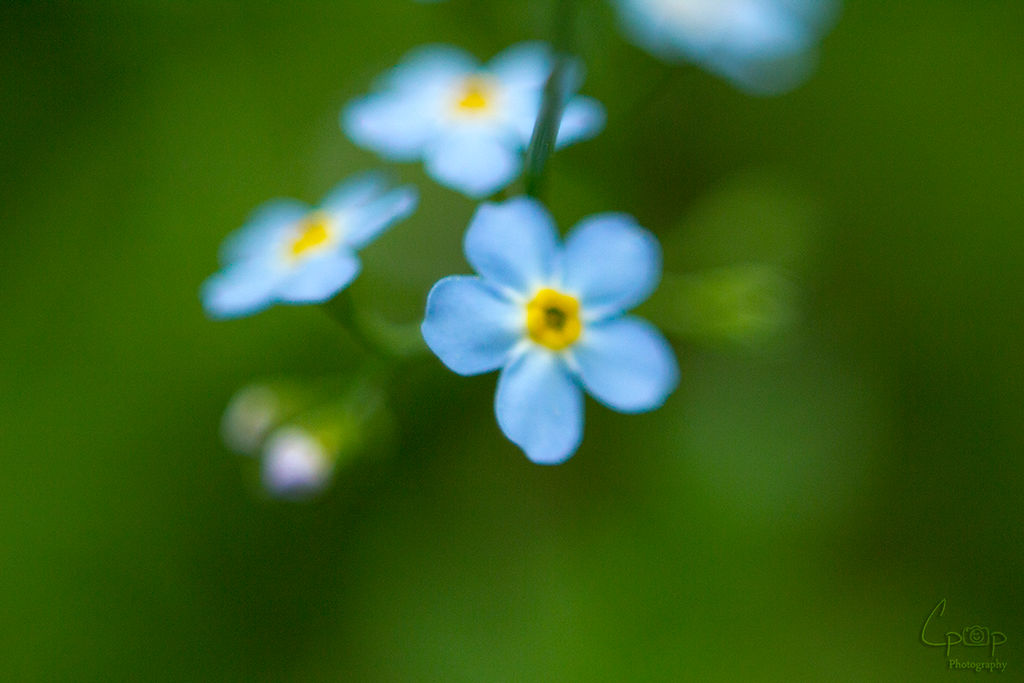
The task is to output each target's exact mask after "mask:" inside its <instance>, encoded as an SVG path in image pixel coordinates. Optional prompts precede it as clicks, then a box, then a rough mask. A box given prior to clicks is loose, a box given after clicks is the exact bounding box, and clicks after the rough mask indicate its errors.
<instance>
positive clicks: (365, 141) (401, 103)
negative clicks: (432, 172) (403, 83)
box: [341, 92, 437, 161]
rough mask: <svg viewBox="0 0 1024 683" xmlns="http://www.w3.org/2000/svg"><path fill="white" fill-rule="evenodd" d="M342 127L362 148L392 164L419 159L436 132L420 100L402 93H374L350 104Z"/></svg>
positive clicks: (344, 115) (342, 114)
mask: <svg viewBox="0 0 1024 683" xmlns="http://www.w3.org/2000/svg"><path fill="white" fill-rule="evenodd" d="M341 127H342V128H343V129H344V131H345V133H346V134H347V135H348V136H349V137H350V138H351V139H352V141H353V142H355V143H356V144H357V145H359V146H361V147H365V148H367V149H370V150H373V151H374V152H377V153H378V154H380V155H381V156H383V157H384V158H386V159H390V160H392V161H413V160H415V159H418V158H419V157H420V155H421V154H422V152H423V148H424V146H425V145H426V144H427V142H428V141H430V140H431V139H432V138H433V137H434V136H435V135H436V131H437V122H436V121H435V119H434V118H433V117H431V116H427V115H425V112H424V110H423V107H422V106H421V102H420V99H419V98H418V97H414V96H410V95H408V94H406V93H403V92H384V93H375V94H372V95H367V96H365V97H361V98H359V99H356V100H354V101H352V102H351V103H349V105H348V106H346V107H345V109H344V110H343V111H342V113H341Z"/></svg>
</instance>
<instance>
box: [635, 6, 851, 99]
mask: <svg viewBox="0 0 1024 683" xmlns="http://www.w3.org/2000/svg"><path fill="white" fill-rule="evenodd" d="M616 4H617V6H618V10H619V16H620V18H621V21H622V25H623V28H624V30H625V31H626V33H627V35H628V36H629V37H630V38H631V39H632V40H633V42H635V43H636V44H637V45H639V46H640V47H642V48H644V49H646V50H648V51H649V52H651V53H652V54H654V55H656V56H657V57H660V58H662V59H665V60H667V61H688V62H695V63H697V64H700V65H702V66H704V67H705V68H706V69H708V70H709V71H712V72H714V73H717V74H719V75H721V76H724V77H726V78H728V79H729V80H731V81H733V82H734V83H735V84H736V85H738V86H739V87H740V88H742V89H744V90H746V91H749V92H752V93H759V94H772V93H779V92H784V91H786V90H789V89H792V88H793V87H795V86H797V85H799V83H800V82H801V81H802V80H803V79H804V78H805V77H806V75H807V74H808V72H809V71H810V68H811V67H812V66H813V62H814V51H815V45H816V44H817V42H818V40H819V39H820V37H821V35H822V34H823V33H824V32H825V31H826V30H827V28H828V27H829V25H830V23H831V19H832V17H833V16H834V14H835V10H836V9H837V7H838V0H616Z"/></svg>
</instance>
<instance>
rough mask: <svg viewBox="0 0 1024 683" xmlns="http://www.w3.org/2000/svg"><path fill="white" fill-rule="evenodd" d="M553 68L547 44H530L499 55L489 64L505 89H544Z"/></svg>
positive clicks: (520, 44)
mask: <svg viewBox="0 0 1024 683" xmlns="http://www.w3.org/2000/svg"><path fill="white" fill-rule="evenodd" d="M553 66H554V59H553V57H552V55H551V48H550V46H548V44H547V43H542V42H528V43H519V44H518V45H513V46H512V47H510V48H507V49H505V50H504V51H502V52H501V53H499V54H498V55H497V56H496V57H495V58H494V59H492V60H491V61H490V62H489V63H488V64H487V70H488V71H490V72H491V73H492V74H494V75H495V76H497V77H498V80H499V81H500V82H501V84H502V86H503V87H506V88H514V89H517V90H518V89H535V90H539V89H540V88H543V87H544V82H545V81H546V80H547V79H548V76H550V75H551V68H552V67H553Z"/></svg>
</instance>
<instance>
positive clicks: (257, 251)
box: [201, 173, 417, 318]
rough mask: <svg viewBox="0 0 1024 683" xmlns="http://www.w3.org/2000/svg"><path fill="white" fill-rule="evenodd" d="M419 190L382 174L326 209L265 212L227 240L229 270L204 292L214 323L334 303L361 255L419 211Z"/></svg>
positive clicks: (278, 206)
mask: <svg viewBox="0 0 1024 683" xmlns="http://www.w3.org/2000/svg"><path fill="white" fill-rule="evenodd" d="M416 202H417V194H416V190H415V188H413V187H410V186H405V187H398V188H392V187H391V186H390V184H389V183H388V181H387V179H386V178H385V177H384V176H382V175H380V174H377V173H367V174H362V175H358V176H355V177H353V178H351V179H349V180H347V181H345V182H343V183H341V184H340V185H338V186H337V187H336V188H335V189H334V190H332V191H331V192H330V193H329V194H328V195H327V197H326V198H325V199H324V201H323V203H322V204H321V205H320V207H319V208H315V209H313V208H310V207H309V206H307V205H306V204H303V203H302V202H298V201H294V200H288V199H280V200H274V201H271V202H268V203H266V204H264V205H263V206H261V207H259V208H258V209H257V210H256V211H255V212H253V214H252V216H250V218H249V220H248V222H247V223H246V224H245V226H243V227H242V228H241V229H239V230H238V231H237V232H236V233H234V234H233V235H230V236H229V237H228V238H227V240H225V242H224V244H223V246H222V248H221V261H222V264H223V265H224V268H223V270H221V271H220V272H219V273H217V274H215V275H213V276H212V277H210V278H209V279H208V280H207V281H206V282H205V283H204V284H203V287H202V291H201V298H202V301H203V307H204V308H205V309H206V312H207V313H208V314H209V315H210V316H211V317H214V318H234V317H239V316H244V315H250V314H252V313H255V312H257V311H260V310H263V309H264V308H267V307H268V306H270V305H272V304H275V303H286V304H311V303H321V302H323V301H327V300H328V299H330V298H331V297H333V296H334V295H335V294H337V293H338V292H339V291H341V290H342V289H343V288H345V287H346V286H347V285H348V284H349V283H350V282H352V280H354V279H355V277H356V275H358V274H359V269H360V263H359V258H358V257H357V256H356V251H357V250H359V249H361V248H363V247H364V246H366V245H367V244H369V243H370V242H372V241H373V240H374V239H375V238H376V237H377V236H379V235H380V234H381V233H382V232H383V231H384V230H385V229H386V228H388V227H389V226H390V225H392V224H393V223H395V222H396V221H398V220H401V219H402V218H405V217H406V216H408V215H409V214H411V213H412V212H413V210H414V209H415V208H416Z"/></svg>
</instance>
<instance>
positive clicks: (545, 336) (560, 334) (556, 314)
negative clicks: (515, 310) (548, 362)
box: [526, 289, 583, 351]
mask: <svg viewBox="0 0 1024 683" xmlns="http://www.w3.org/2000/svg"><path fill="white" fill-rule="evenodd" d="M526 331H527V332H528V333H529V334H530V339H532V340H533V341H535V342H537V343H538V344H540V345H541V346H546V347H548V348H549V349H551V350H552V351H561V350H562V349H565V348H567V347H569V346H571V345H572V344H573V343H574V342H575V341H576V340H577V339H579V337H580V334H581V333H582V332H583V323H582V321H580V302H579V301H577V300H576V299H575V298H573V297H571V296H569V295H568V294H562V293H561V292H556V291H555V290H553V289H542V290H540V291H539V292H537V294H536V295H534V297H533V299H532V300H531V301H530V303H528V304H526Z"/></svg>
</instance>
